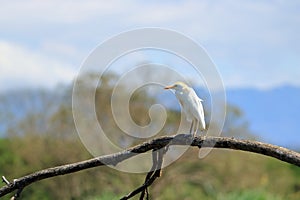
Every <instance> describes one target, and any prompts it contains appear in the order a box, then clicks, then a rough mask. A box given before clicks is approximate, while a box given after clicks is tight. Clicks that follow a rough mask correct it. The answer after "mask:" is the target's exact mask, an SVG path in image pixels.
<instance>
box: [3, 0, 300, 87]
mask: <svg viewBox="0 0 300 200" xmlns="http://www.w3.org/2000/svg"><path fill="white" fill-rule="evenodd" d="M299 7H300V2H297V1H281V0H277V1H276V0H275V1H272V2H269V1H251V0H248V1H247V0H246V1H239V0H233V1H208V0H207V1H196V0H189V1H121V0H116V1H92V0H88V1H83V0H82V1H81V0H79V1H69V0H67V1H58V0H54V1H50V0H45V1H36V0H29V1H8V2H7V3H3V4H2V5H1V7H0V26H1V34H2V35H3V37H4V40H8V41H14V43H15V44H16V45H17V46H27V47H28V48H25V50H26V51H30V52H31V53H34V54H35V55H36V56H39V53H41V57H43V58H44V59H45V58H47V59H48V60H49V59H50V58H51V59H54V60H56V61H57V62H59V63H72V64H73V65H77V66H78V65H79V64H80V63H81V61H82V59H84V57H85V56H87V54H88V52H89V51H90V50H92V48H93V47H95V46H96V45H97V44H98V43H100V42H102V41H104V40H105V39H107V37H110V36H112V35H115V34H117V33H119V32H122V31H126V30H128V29H131V28H136V27H143V26H155V27H166V28H170V29H174V30H178V31H180V32H181V33H184V34H186V35H188V36H190V37H192V38H194V39H195V40H196V41H197V42H199V43H202V44H203V45H204V47H205V48H206V49H207V51H208V53H209V55H210V56H211V57H212V59H213V60H214V61H215V62H216V64H217V66H218V67H219V68H220V71H221V72H222V74H223V76H224V77H223V78H224V80H225V81H224V82H225V84H227V85H229V86H233V87H234V86H238V87H242V86H249V85H250V86H253V87H262V86H263V87H272V86H275V85H276V84H282V83H291V84H298V85H300V82H299V81H298V76H299V74H300V68H299V63H300V59H299V56H298V55H299V54H300V26H299V25H300V15H299V14H298V13H299V11H298V10H299ZM17 41H18V42H17ZM32 48H33V49H35V51H34V52H32V50H30V49H32ZM23 50H24V49H23ZM45 55H47V56H45ZM291 55H292V56H291ZM295 55H296V56H295ZM290 57H292V58H293V59H292V60H291V59H290ZM14 58H15V59H16V60H17V57H16V56H15V57H14ZM38 60H39V62H42V61H41V60H43V59H38ZM47 62H48V61H47ZM48 63H49V62H48ZM40 65H42V64H41V63H40ZM228 66H230V67H228ZM257 71H259V72H260V73H261V74H260V75H259V76H257V75H256V73H257ZM270 74H272V78H271V79H270V78H266V77H269V75H270ZM251 77H256V79H255V80H254V79H253V78H251Z"/></svg>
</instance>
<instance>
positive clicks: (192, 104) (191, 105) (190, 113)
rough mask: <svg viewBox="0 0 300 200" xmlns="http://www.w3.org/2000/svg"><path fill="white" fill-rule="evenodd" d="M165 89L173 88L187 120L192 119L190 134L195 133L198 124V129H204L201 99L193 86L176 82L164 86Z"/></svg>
mask: <svg viewBox="0 0 300 200" xmlns="http://www.w3.org/2000/svg"><path fill="white" fill-rule="evenodd" d="M165 89H173V90H175V95H176V97H177V99H178V100H179V103H180V105H181V107H182V109H183V112H184V113H185V116H186V118H187V120H188V121H192V125H191V128H190V134H193V136H195V135H196V133H197V131H198V129H199V124H200V129H201V130H205V121H204V111H203V106H202V103H201V102H202V99H200V98H199V97H198V96H197V94H196V92H195V91H194V89H193V88H191V87H189V86H187V85H186V84H185V83H183V82H176V83H174V84H173V85H171V86H166V87H165Z"/></svg>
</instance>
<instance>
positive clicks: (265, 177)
mask: <svg viewBox="0 0 300 200" xmlns="http://www.w3.org/2000/svg"><path fill="white" fill-rule="evenodd" d="M83 78H84V79H88V80H89V81H92V80H93V79H94V78H96V77H94V76H93V75H92V74H90V75H88V76H87V77H83ZM116 80H117V77H116V76H115V75H107V76H105V77H104V79H103V80H101V83H102V84H101V87H102V88H100V87H99V89H97V93H96V98H95V102H96V105H98V106H97V108H96V109H97V117H98V119H99V121H100V123H101V121H102V122H105V123H103V127H104V129H106V131H108V132H109V133H110V137H111V139H112V140H113V141H115V142H120V140H121V139H122V137H121V135H122V133H121V131H120V130H119V129H118V127H117V125H116V124H115V122H114V120H113V117H112V113H111V108H110V103H109V102H110V95H111V92H112V86H113V83H114V82H115V81H116ZM83 81H84V80H83ZM85 84H86V85H84V86H85V87H83V88H87V87H88V82H85ZM71 92H72V89H71V87H70V88H66V89H65V94H64V98H65V99H64V100H63V101H62V102H61V104H60V105H59V106H57V109H56V110H55V112H51V113H47V107H45V109H44V110H43V111H42V112H32V113H30V114H28V116H27V117H25V118H24V119H22V120H21V121H19V122H18V123H16V124H14V125H13V126H11V127H9V128H8V129H7V131H6V137H4V138H1V139H0V174H1V175H5V176H6V178H7V179H9V180H12V179H14V178H18V177H20V176H24V175H26V174H29V173H32V172H34V171H36V170H40V169H44V168H48V167H53V166H57V165H63V164H67V163H72V162H76V161H81V160H85V159H89V158H91V155H90V154H89V153H88V152H87V150H86V149H85V147H84V146H83V145H82V143H81V141H80V139H79V137H78V135H77V133H76V130H75V125H74V122H73V118H72V109H71V100H70V99H71ZM130 101H131V102H130V108H129V109H130V112H131V115H132V118H133V120H134V121H135V122H136V123H137V124H140V125H146V124H147V123H149V116H148V109H149V106H150V105H152V104H153V103H154V102H155V99H153V98H151V97H149V96H147V93H144V92H142V93H140V94H134V95H133V96H132V98H131V100H130ZM47 106H50V107H51V105H49V103H48V104H47ZM228 109H229V110H228V112H229V115H228V119H227V121H226V127H225V129H224V131H225V134H226V135H227V136H230V135H231V136H232V135H233V136H235V137H237V136H238V137H242V138H243V137H244V138H249V137H250V138H251V137H253V136H251V134H250V133H249V130H248V129H247V123H246V122H245V121H244V119H243V116H242V112H241V111H239V109H238V108H236V107H233V106H230V107H229V108H228ZM179 122H180V113H179V112H176V111H168V119H167V123H166V126H165V127H164V129H163V130H162V131H161V132H160V134H159V135H164V134H166V132H170V130H171V132H173V130H176V128H177V127H178V123H179ZM211 124H213V123H211ZM87 131H88V130H87ZM241 133H246V134H245V135H243V134H241ZM140 142H142V140H141V141H134V140H132V141H131V140H129V141H126V143H127V145H128V146H130V145H134V144H136V143H140ZM144 177H145V174H129V173H124V172H119V171H117V170H114V169H111V168H109V167H98V168H94V169H89V170H84V171H81V172H77V173H74V174H69V175H65V176H60V177H55V178H50V179H46V180H42V181H40V182H37V183H34V184H32V185H30V186H29V187H26V188H25V190H24V191H23V192H22V199H30V200H35V199H39V200H41V199H45V200H48V199H62V200H65V199H66V200H67V199H73V200H76V199H88V200H98V199H104V200H106V199H119V198H120V197H122V196H124V195H126V194H127V193H129V192H130V191H132V190H133V189H135V188H136V187H138V186H140V185H141V184H142V183H143V181H144ZM3 185H4V183H2V184H1V186H3ZM150 195H151V198H152V199H185V200H189V199H208V200H231V199H242V200H248V199H249V200H250V199H251V200H253V199H254V200H271V199H272V200H273V199H275V200H277V199H278V200H280V199H282V200H283V199H292V200H298V199H300V168H299V167H295V166H292V165H289V164H286V163H283V162H281V161H278V160H275V159H272V158H269V157H265V156H261V155H257V154H253V153H246V152H239V151H234V150H213V151H212V152H211V153H210V154H209V155H208V156H207V157H205V158H204V159H199V158H198V150H197V149H195V148H194V149H189V150H188V151H187V152H185V154H184V155H183V156H182V157H181V158H180V159H178V160H177V161H176V162H174V163H173V164H171V165H170V166H168V167H166V168H165V169H164V170H163V174H162V177H160V178H159V179H157V180H156V182H155V183H154V184H153V185H152V186H151V187H150ZM10 196H11V195H7V196H6V197H4V198H3V199H9V198H10Z"/></svg>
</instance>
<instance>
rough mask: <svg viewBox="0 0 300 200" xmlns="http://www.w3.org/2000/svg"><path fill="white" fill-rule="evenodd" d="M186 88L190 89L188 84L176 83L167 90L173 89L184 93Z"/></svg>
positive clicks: (167, 87)
mask: <svg viewBox="0 0 300 200" xmlns="http://www.w3.org/2000/svg"><path fill="white" fill-rule="evenodd" d="M185 88H188V86H187V84H185V83H183V82H180V81H178V82H176V83H174V84H173V85H170V86H166V87H165V89H166V90H168V89H173V90H176V91H182V90H184V89H185Z"/></svg>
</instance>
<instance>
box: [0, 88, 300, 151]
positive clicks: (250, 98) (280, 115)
mask: <svg viewBox="0 0 300 200" xmlns="http://www.w3.org/2000/svg"><path fill="white" fill-rule="evenodd" d="M65 91H66V90H64V89H57V90H52V91H49V90H33V89H28V90H20V91H8V92H5V93H2V94H0V135H1V132H2V134H3V132H4V130H5V127H6V126H8V125H13V123H15V122H16V121H17V120H19V119H22V117H24V116H26V114H27V113H30V112H41V111H43V109H47V111H48V112H47V113H51V110H53V111H54V110H55V109H56V108H57V106H58V105H59V104H60V103H62V102H64V101H65V99H66V98H65V97H64V96H65V95H66V94H64V93H65ZM196 91H197V93H198V94H201V96H202V98H203V99H204V100H205V101H204V105H205V106H206V107H208V106H209V105H208V103H209V95H208V93H207V92H205V91H204V90H202V89H199V88H198V89H196ZM226 94H227V102H228V103H230V104H232V105H235V106H237V107H239V108H240V109H241V110H242V111H243V113H244V118H245V119H246V120H247V121H248V122H249V128H250V130H251V131H252V132H254V133H255V134H256V135H258V136H259V137H260V138H261V139H262V140H263V141H266V142H269V143H272V144H277V145H281V146H286V147H290V148H294V149H300V134H299V131H298V124H299V122H300V112H299V111H300V101H299V100H300V88H298V87H293V86H282V87H278V88H274V89H270V90H258V89H247V88H242V89H227V91H226ZM68 95H70V94H68ZM157 98H158V101H159V103H161V104H163V105H164V106H166V107H167V108H173V109H179V108H180V107H179V104H178V102H177V100H176V98H175V96H174V95H173V94H172V93H171V92H168V91H162V92H161V93H159V94H158V96H157ZM64 103H66V102H64ZM67 103H71V101H70V99H69V97H68V102H67ZM49 110H50V111H49Z"/></svg>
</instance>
